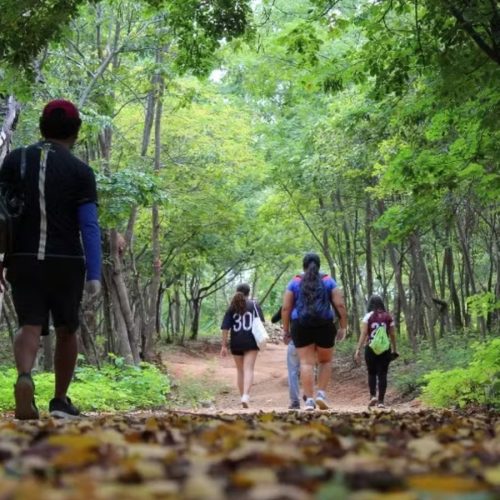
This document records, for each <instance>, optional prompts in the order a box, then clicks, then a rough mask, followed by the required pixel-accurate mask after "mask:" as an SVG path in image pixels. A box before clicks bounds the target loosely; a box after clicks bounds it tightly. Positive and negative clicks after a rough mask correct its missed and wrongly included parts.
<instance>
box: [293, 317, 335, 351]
mask: <svg viewBox="0 0 500 500" xmlns="http://www.w3.org/2000/svg"><path fill="white" fill-rule="evenodd" d="M290 333H291V334H292V339H293V343H294V345H295V347H306V346H308V345H311V344H315V345H317V346H318V347H323V348H325V349H328V348H330V347H333V346H334V345H335V335H337V330H336V328H335V325H334V323H333V321H331V322H328V323H326V324H325V325H321V326H314V327H312V326H304V325H301V324H300V323H299V322H298V321H297V320H293V321H292V328H291V330H290Z"/></svg>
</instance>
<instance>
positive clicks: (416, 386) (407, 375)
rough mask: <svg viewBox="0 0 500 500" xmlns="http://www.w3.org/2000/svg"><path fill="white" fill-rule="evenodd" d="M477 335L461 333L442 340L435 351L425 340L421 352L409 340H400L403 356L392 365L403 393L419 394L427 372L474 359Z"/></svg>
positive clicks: (399, 347)
mask: <svg viewBox="0 0 500 500" xmlns="http://www.w3.org/2000/svg"><path fill="white" fill-rule="evenodd" d="M475 340H476V339H475V337H469V336H465V335H462V334H460V333H457V334H453V335H449V336H447V337H445V338H442V339H439V340H438V346H437V350H436V351H434V350H433V349H432V348H431V346H430V345H429V343H428V342H425V341H424V342H422V343H421V346H420V348H419V350H418V352H417V353H414V352H413V351H412V350H411V348H410V346H409V345H408V344H407V343H403V342H399V343H398V351H399V354H400V358H398V360H397V361H396V362H394V363H393V364H392V366H391V379H392V381H393V383H394V386H395V387H396V389H397V390H398V392H399V393H401V394H403V395H405V396H409V395H411V396H416V395H418V394H419V393H420V391H421V390H422V387H423V386H424V385H425V383H426V381H425V377H426V375H427V374H428V373H429V372H431V371H432V370H434V369H435V368H436V366H439V367H440V368H441V369H442V370H452V369H455V368H464V367H465V366H467V363H469V361H470V360H471V359H472V351H471V344H472V343H473V342H475Z"/></svg>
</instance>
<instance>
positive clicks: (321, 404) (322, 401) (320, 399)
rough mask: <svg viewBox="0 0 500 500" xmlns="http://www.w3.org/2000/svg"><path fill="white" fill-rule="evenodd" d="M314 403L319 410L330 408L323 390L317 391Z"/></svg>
mask: <svg viewBox="0 0 500 500" xmlns="http://www.w3.org/2000/svg"><path fill="white" fill-rule="evenodd" d="M316 404H317V405H318V408H319V409H320V410H328V408H330V407H329V406H328V403H327V402H326V395H325V392H324V391H318V394H317V395H316Z"/></svg>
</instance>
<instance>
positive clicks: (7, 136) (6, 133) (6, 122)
mask: <svg viewBox="0 0 500 500" xmlns="http://www.w3.org/2000/svg"><path fill="white" fill-rule="evenodd" d="M0 99H1V97H0ZM20 111H21V106H20V105H19V103H18V102H17V101H16V99H15V98H14V96H8V97H7V98H6V99H3V100H0V120H2V127H1V128H0V166H1V165H2V163H3V160H4V158H5V157H6V156H7V153H8V152H9V151H10V144H11V141H12V136H13V134H14V130H15V129H16V125H17V120H18V118H19V113H20Z"/></svg>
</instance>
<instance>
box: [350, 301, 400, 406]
mask: <svg viewBox="0 0 500 500" xmlns="http://www.w3.org/2000/svg"><path fill="white" fill-rule="evenodd" d="M367 310H368V312H367V314H366V315H365V317H364V318H363V320H362V325H361V336H360V338H359V342H358V347H357V349H356V352H355V354H354V359H355V360H356V362H357V363H358V364H360V363H361V352H360V351H361V348H362V347H363V346H365V361H366V367H367V368H368V387H369V389H370V402H369V403H368V406H369V407H371V406H375V405H377V406H378V407H379V408H385V405H384V398H385V392H386V389H387V372H388V370H389V363H390V362H391V361H392V360H393V359H396V358H397V357H398V354H397V352H396V335H395V334H394V320H393V319H392V316H391V315H390V314H389V313H388V312H387V311H386V310H385V305H384V301H383V300H382V297H380V296H378V295H372V296H371V297H370V299H369V301H368V306H367ZM381 326H382V327H385V331H386V332H387V333H388V335H389V339H390V348H389V347H388V349H387V350H385V351H384V352H381V353H379V354H375V352H374V351H373V350H372V348H371V347H370V342H371V341H372V340H373V338H374V336H375V332H376V331H377V329H378V328H379V327H381ZM377 386H378V397H377Z"/></svg>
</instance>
